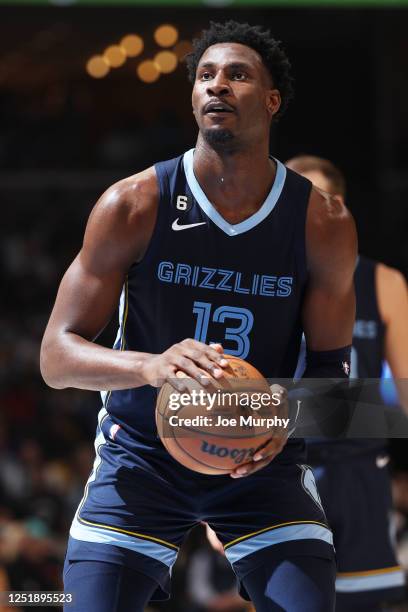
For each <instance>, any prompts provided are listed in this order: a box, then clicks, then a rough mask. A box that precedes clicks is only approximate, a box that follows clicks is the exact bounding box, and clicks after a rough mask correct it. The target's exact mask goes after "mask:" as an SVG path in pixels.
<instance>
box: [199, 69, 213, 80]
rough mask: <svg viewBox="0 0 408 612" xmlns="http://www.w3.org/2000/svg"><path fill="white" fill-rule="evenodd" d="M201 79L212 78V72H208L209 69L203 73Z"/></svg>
mask: <svg viewBox="0 0 408 612" xmlns="http://www.w3.org/2000/svg"><path fill="white" fill-rule="evenodd" d="M200 79H201V80H202V81H209V80H210V79H211V73H210V72H208V71H206V72H203V73H202V74H201V77H200Z"/></svg>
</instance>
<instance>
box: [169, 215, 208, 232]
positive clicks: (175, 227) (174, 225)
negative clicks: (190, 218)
mask: <svg viewBox="0 0 408 612" xmlns="http://www.w3.org/2000/svg"><path fill="white" fill-rule="evenodd" d="M199 225H206V222H205V221H201V223H188V224H187V225H179V222H178V217H177V219H175V220H174V221H173V223H172V226H171V229H172V230H174V231H175V232H180V231H181V230H185V229H191V228H192V227H198V226H199Z"/></svg>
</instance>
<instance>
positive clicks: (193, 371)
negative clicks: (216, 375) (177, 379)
mask: <svg viewBox="0 0 408 612" xmlns="http://www.w3.org/2000/svg"><path fill="white" fill-rule="evenodd" d="M175 365H176V366H177V369H178V370H181V371H182V372H184V373H185V374H187V376H189V377H190V378H193V379H194V380H196V381H197V382H199V383H200V384H201V385H203V386H204V387H206V386H208V385H209V384H210V382H211V381H210V379H209V378H208V377H207V376H205V373H204V372H203V370H201V369H200V368H198V367H197V366H196V364H195V363H194V361H192V360H191V359H189V358H188V357H179V358H178V359H177V360H176V362H175ZM181 380H183V379H181ZM184 380H185V379H184ZM184 384H185V386H186V388H187V389H188V388H189V382H188V381H187V380H185V383H184Z"/></svg>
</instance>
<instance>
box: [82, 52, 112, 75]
mask: <svg viewBox="0 0 408 612" xmlns="http://www.w3.org/2000/svg"><path fill="white" fill-rule="evenodd" d="M109 70H110V68H109V65H108V64H107V62H106V60H105V58H104V57H102V55H94V56H93V57H91V58H90V59H89V60H88V61H87V63H86V71H87V73H88V74H89V75H90V76H91V77H93V78H94V79H102V78H103V77H104V76H106V75H107V74H108V72H109Z"/></svg>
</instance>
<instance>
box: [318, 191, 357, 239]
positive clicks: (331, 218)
mask: <svg viewBox="0 0 408 612" xmlns="http://www.w3.org/2000/svg"><path fill="white" fill-rule="evenodd" d="M308 219H309V221H310V222H311V223H312V224H313V225H316V226H317V227H320V228H322V229H324V230H325V231H328V230H331V229H332V230H336V228H339V227H341V226H343V225H348V224H349V223H350V222H351V221H352V216H351V213H350V211H349V210H348V208H347V207H346V206H345V204H344V203H343V202H342V201H341V199H340V198H337V197H335V196H332V195H330V194H329V193H326V192H325V191H323V190H321V189H318V188H317V187H315V186H313V187H312V189H311V192H310V198H309V211H308Z"/></svg>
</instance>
